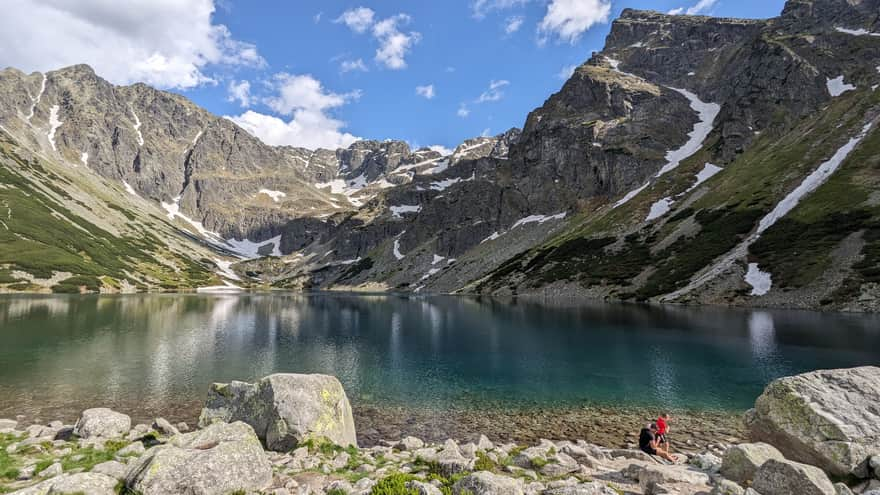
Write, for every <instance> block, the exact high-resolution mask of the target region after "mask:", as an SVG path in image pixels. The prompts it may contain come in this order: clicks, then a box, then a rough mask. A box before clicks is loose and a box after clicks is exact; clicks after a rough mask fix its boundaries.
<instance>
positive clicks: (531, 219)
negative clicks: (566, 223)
mask: <svg viewBox="0 0 880 495" xmlns="http://www.w3.org/2000/svg"><path fill="white" fill-rule="evenodd" d="M567 214H568V213H567V212H564V211H563V212H562V213H557V214H555V215H529V216H527V217H525V218H521V219H519V220H517V221H516V222H515V223H514V224H513V226H511V227H510V230H513V229H515V228H517V227H521V226H523V225H526V224H530V223H538V224H542V223H544V222H549V221H551V220H562V219H564V218H565V216H566V215H567Z"/></svg>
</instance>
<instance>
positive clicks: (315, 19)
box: [312, 12, 324, 24]
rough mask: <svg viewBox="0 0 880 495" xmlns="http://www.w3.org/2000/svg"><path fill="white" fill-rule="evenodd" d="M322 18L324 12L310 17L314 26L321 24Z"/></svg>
mask: <svg viewBox="0 0 880 495" xmlns="http://www.w3.org/2000/svg"><path fill="white" fill-rule="evenodd" d="M322 17H324V12H318V13H317V14H315V16H314V17H312V20H313V21H314V22H315V24H317V23H319V22H321V18H322Z"/></svg>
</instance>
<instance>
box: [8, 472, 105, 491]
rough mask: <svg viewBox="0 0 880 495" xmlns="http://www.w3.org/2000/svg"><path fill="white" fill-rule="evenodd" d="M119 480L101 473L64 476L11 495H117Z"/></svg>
mask: <svg viewBox="0 0 880 495" xmlns="http://www.w3.org/2000/svg"><path fill="white" fill-rule="evenodd" d="M116 484H117V480H116V479H114V478H111V477H110V476H106V475H103V474H99V473H77V474H62V475H61V476H58V477H55V478H52V479H48V480H46V481H43V482H41V483H37V484H36V485H32V486H29V487H27V488H24V489H22V490H18V491H16V492H12V494H10V495H81V494H86V495H116Z"/></svg>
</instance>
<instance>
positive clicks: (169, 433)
mask: <svg viewBox="0 0 880 495" xmlns="http://www.w3.org/2000/svg"><path fill="white" fill-rule="evenodd" d="M153 429H154V430H156V431H158V432H159V433H161V434H162V435H165V436H166V437H173V436H174V435H180V431H179V430H178V429H177V428H176V427H175V426H174V425H172V424H171V423H170V422H168V420H167V419H165V418H156V419H154V420H153Z"/></svg>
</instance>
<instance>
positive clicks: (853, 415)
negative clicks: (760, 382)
mask: <svg viewBox="0 0 880 495" xmlns="http://www.w3.org/2000/svg"><path fill="white" fill-rule="evenodd" d="M746 422H747V424H748V426H749V428H750V430H751V435H752V438H755V439H762V440H764V441H766V442H768V443H771V444H773V445H774V446H776V447H777V448H778V449H779V450H780V451H781V452H782V453H783V454H785V456H786V457H788V458H790V459H794V460H797V461H800V462H804V463H807V464H811V465H814V466H818V467H820V468H822V469H823V470H825V471H827V472H828V473H831V474H833V475H835V476H849V475H855V476H858V477H861V478H866V477H868V474H869V470H868V465H867V464H868V459H869V458H870V457H871V456H872V455H878V454H880V368H878V367H876V366H863V367H859V368H850V369H838V370H820V371H814V372H811V373H804V374H801V375H796V376H791V377H785V378H780V379H778V380H775V381H774V382H772V383H771V384H770V385H768V386H767V388H766V389H765V390H764V393H763V394H761V396H760V397H758V399H757V401H755V409H754V410H752V411H750V412H749V414H747V417H746Z"/></svg>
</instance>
